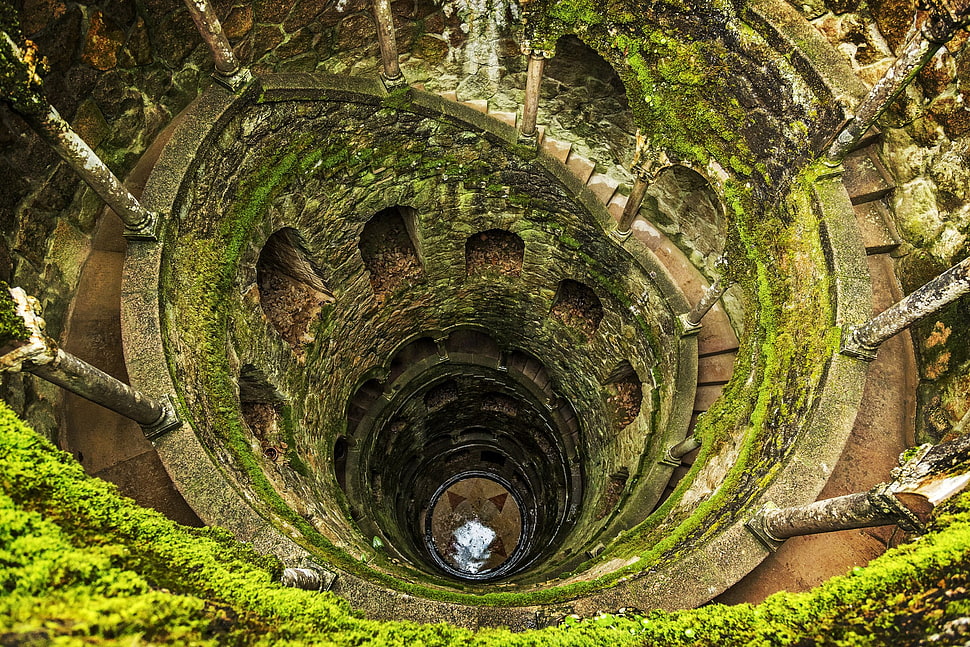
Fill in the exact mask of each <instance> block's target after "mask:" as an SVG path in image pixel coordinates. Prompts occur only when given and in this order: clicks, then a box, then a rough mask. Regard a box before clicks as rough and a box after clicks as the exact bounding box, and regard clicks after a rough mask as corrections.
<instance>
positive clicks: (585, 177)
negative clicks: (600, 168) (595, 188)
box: [566, 150, 596, 184]
mask: <svg viewBox="0 0 970 647" xmlns="http://www.w3.org/2000/svg"><path fill="white" fill-rule="evenodd" d="M566 168H567V169H569V172H570V173H572V174H573V175H575V176H576V177H578V178H579V179H580V180H581V181H582V182H583V184H586V182H588V181H589V178H590V176H591V175H593V171H594V170H595V169H596V165H595V164H593V163H592V162H591V161H589V160H588V159H586V158H585V157H582V156H581V155H577V154H575V153H574V152H573V151H572V150H570V153H569V156H568V157H567V158H566Z"/></svg>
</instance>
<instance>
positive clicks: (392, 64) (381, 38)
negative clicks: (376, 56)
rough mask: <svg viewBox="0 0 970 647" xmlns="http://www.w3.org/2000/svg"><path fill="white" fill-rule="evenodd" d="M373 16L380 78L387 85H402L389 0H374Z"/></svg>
mask: <svg viewBox="0 0 970 647" xmlns="http://www.w3.org/2000/svg"><path fill="white" fill-rule="evenodd" d="M374 17H375V18H376V19H377V43H378V45H379V46H380V49H381V61H382V63H383V68H382V70H381V80H382V81H384V85H385V86H387V87H394V86H398V85H404V84H405V80H404V75H403V74H402V73H401V64H400V62H399V61H398V55H397V39H396V38H395V36H394V15H393V14H392V13H391V3H390V0H374Z"/></svg>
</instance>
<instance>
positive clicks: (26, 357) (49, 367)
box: [0, 288, 182, 439]
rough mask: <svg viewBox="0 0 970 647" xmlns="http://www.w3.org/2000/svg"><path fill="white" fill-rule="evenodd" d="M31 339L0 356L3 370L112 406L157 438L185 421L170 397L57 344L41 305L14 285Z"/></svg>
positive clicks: (13, 290)
mask: <svg viewBox="0 0 970 647" xmlns="http://www.w3.org/2000/svg"><path fill="white" fill-rule="evenodd" d="M10 295H11V297H13V300H14V303H15V304H16V313H17V315H18V316H20V317H21V318H22V319H23V321H24V325H25V326H26V327H27V330H28V331H29V332H30V338H29V339H28V340H27V341H26V342H25V343H23V344H21V345H19V346H18V347H16V348H14V349H13V350H11V351H10V352H8V353H7V354H6V355H3V356H2V357H0V371H21V370H22V371H26V372H28V373H33V374H34V375H36V376H38V377H41V378H43V379H45V380H47V381H49V382H52V383H54V384H56V385H58V386H60V387H62V388H65V389H67V390H68V391H70V392H72V393H75V394H77V395H79V396H81V397H82V398H85V399H87V400H90V401H91V402H94V403H95V404H99V405H101V406H103V407H105V408H107V409H111V410H112V411H114V412H115V413H118V414H120V415H122V416H125V417H126V418H130V419H132V420H134V421H135V422H137V423H138V424H139V425H141V427H142V429H143V430H144V432H145V435H146V436H147V437H148V438H149V439H153V438H157V437H158V436H161V435H162V434H164V433H165V432H167V431H170V430H172V429H174V428H176V427H178V426H180V425H181V424H182V422H181V420H179V418H178V415H177V414H176V412H175V409H174V407H173V406H172V403H171V400H170V399H168V398H163V399H160V400H156V399H155V398H152V397H149V396H147V395H145V394H143V393H141V392H139V391H136V390H135V389H133V388H131V387H130V386H128V385H127V384H124V383H123V382H121V381H119V380H117V379H115V378H113V377H111V376H110V375H108V374H107V373H105V372H103V371H101V370H100V369H97V368H95V367H94V366H91V365H90V364H88V363H87V362H85V361H83V360H81V359H78V358H77V357H75V356H74V355H71V354H70V353H68V352H65V351H64V350H62V349H60V348H58V347H57V344H56V343H55V342H54V340H52V339H50V338H49V337H48V336H47V335H46V334H45V333H44V332H43V330H44V320H43V319H42V318H41V317H40V315H39V314H38V312H37V311H38V310H39V304H38V303H37V300H36V299H34V298H33V297H28V296H27V295H26V294H25V293H24V291H23V290H22V289H20V288H11V289H10Z"/></svg>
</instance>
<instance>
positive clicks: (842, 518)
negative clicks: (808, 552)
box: [747, 492, 908, 548]
mask: <svg viewBox="0 0 970 647" xmlns="http://www.w3.org/2000/svg"><path fill="white" fill-rule="evenodd" d="M871 494H872V493H871V492H862V493H858V494H847V495H845V496H840V497H835V498H834V499H825V500H823V501H816V502H815V503H810V504H808V505H803V506H793V507H790V508H772V507H768V506H766V507H763V508H761V509H760V510H759V511H758V512H757V513H756V514H755V516H754V517H753V518H752V519H751V520H750V521H748V523H747V526H748V529H749V530H751V531H752V532H753V533H754V534H755V536H757V537H758V539H760V540H761V541H762V542H763V543H765V544H766V545H767V546H768V547H769V548H777V547H778V546H779V545H781V544H782V543H783V542H784V541H785V540H786V539H789V538H790V537H798V536H800V535H814V534H817V533H820V532H834V531H837V530H851V529H853V528H871V527H873V526H888V525H892V524H895V523H897V522H899V521H900V519H901V518H905V517H903V515H901V514H899V513H893V512H887V511H886V510H885V509H884V508H882V507H880V506H876V505H875V504H874V502H873V500H872V496H871ZM907 521H908V518H907Z"/></svg>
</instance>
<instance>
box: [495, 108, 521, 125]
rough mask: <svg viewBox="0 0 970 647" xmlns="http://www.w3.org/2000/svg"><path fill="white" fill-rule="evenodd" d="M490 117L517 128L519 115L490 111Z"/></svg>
mask: <svg viewBox="0 0 970 647" xmlns="http://www.w3.org/2000/svg"><path fill="white" fill-rule="evenodd" d="M488 116H489V117H494V118H495V119H498V120H499V121H501V122H502V123H506V124H508V125H510V126H512V127H513V128H515V123H516V120H517V119H518V114H517V113H514V112H506V111H504V110H489V111H488Z"/></svg>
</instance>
